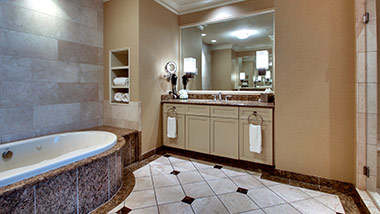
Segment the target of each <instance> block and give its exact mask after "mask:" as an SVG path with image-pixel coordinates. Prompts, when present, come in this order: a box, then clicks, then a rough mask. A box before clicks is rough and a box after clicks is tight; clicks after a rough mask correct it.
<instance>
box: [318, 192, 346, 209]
mask: <svg viewBox="0 0 380 214" xmlns="http://www.w3.org/2000/svg"><path fill="white" fill-rule="evenodd" d="M314 199H315V200H317V201H319V202H321V203H322V204H324V205H325V206H327V207H328V208H330V209H332V210H334V211H335V212H338V213H345V212H344V209H343V206H342V203H341V202H340V199H339V196H337V195H332V194H324V195H322V196H318V197H315V198H314Z"/></svg>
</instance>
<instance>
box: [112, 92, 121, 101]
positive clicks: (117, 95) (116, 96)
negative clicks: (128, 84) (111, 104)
mask: <svg viewBox="0 0 380 214" xmlns="http://www.w3.org/2000/svg"><path fill="white" fill-rule="evenodd" d="M122 97H123V93H120V92H117V93H115V95H114V97H113V98H114V99H115V101H117V102H121V100H122Z"/></svg>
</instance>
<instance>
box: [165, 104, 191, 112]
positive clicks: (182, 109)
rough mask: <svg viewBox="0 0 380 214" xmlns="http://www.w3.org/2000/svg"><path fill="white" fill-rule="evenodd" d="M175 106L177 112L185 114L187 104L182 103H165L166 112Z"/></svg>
mask: <svg viewBox="0 0 380 214" xmlns="http://www.w3.org/2000/svg"><path fill="white" fill-rule="evenodd" d="M173 107H175V110H176V112H177V114H185V107H186V105H181V104H168V103H165V104H164V113H167V112H168V110H169V109H170V108H173Z"/></svg>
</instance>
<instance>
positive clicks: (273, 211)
mask: <svg viewBox="0 0 380 214" xmlns="http://www.w3.org/2000/svg"><path fill="white" fill-rule="evenodd" d="M264 212H265V213H266V214H279V213H281V214H301V213H300V212H299V211H298V210H296V209H295V208H294V207H292V206H290V205H289V204H282V205H278V206H274V207H268V208H265V209H264Z"/></svg>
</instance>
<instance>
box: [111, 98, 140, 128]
mask: <svg viewBox="0 0 380 214" xmlns="http://www.w3.org/2000/svg"><path fill="white" fill-rule="evenodd" d="M104 125H106V126H113V127H120V128H127V129H134V130H138V131H141V103H140V102H130V103H129V104H128V105H118V104H110V103H109V101H107V100H105V101H104Z"/></svg>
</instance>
